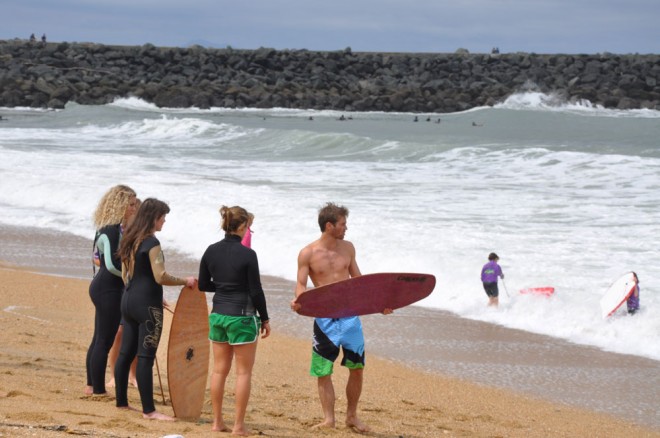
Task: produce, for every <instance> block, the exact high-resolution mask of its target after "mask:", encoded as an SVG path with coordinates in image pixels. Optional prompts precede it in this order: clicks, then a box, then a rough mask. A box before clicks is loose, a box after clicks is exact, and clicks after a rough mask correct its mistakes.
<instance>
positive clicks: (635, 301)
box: [626, 272, 639, 315]
mask: <svg viewBox="0 0 660 438" xmlns="http://www.w3.org/2000/svg"><path fill="white" fill-rule="evenodd" d="M632 274H633V276H634V277H635V290H633V293H631V294H630V296H629V297H628V300H627V301H626V306H627V307H628V314H630V315H634V314H635V313H636V312H637V311H638V310H639V278H638V277H637V274H636V273H634V272H633V273H632Z"/></svg>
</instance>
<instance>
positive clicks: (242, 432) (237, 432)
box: [231, 427, 250, 436]
mask: <svg viewBox="0 0 660 438" xmlns="http://www.w3.org/2000/svg"><path fill="white" fill-rule="evenodd" d="M231 434H232V435H238V436H250V431H249V430H247V429H246V428H245V427H239V428H236V427H234V430H232V431H231Z"/></svg>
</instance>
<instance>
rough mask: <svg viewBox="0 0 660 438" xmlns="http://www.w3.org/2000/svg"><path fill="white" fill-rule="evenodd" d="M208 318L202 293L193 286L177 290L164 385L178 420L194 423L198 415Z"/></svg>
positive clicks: (205, 366) (206, 365) (204, 373)
mask: <svg viewBox="0 0 660 438" xmlns="http://www.w3.org/2000/svg"><path fill="white" fill-rule="evenodd" d="M208 318H209V309H208V305H207V304H206V294H205V293H202V292H200V291H199V289H197V287H195V288H194V289H193V288H189V287H184V288H183V289H181V294H180V295H179V299H178V300H177V302H176V308H175V310H174V317H173V318H172V327H171V329H170V339H169V342H168V344H167V383H168V386H169V389H170V399H171V400H172V408H173V409H174V416H175V417H177V418H180V419H185V420H197V419H199V417H200V415H201V414H202V407H203V405H204V393H205V391H206V379H207V378H208V373H209V356H210V348H211V347H210V344H209V342H210V341H209V339H208V338H209V319H208Z"/></svg>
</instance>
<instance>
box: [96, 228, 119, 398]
mask: <svg viewBox="0 0 660 438" xmlns="http://www.w3.org/2000/svg"><path fill="white" fill-rule="evenodd" d="M120 237H121V225H119V224H117V225H108V226H105V227H103V228H101V229H100V230H99V231H98V232H97V233H96V237H95V239H94V246H95V247H97V246H98V248H99V261H100V263H101V266H100V267H99V271H98V273H97V274H96V275H95V276H94V279H93V280H92V282H91V284H90V285H89V296H90V298H91V299H92V303H94V307H95V309H96V311H95V315H94V336H93V337H92V343H91V344H90V346H89V349H88V350H87V385H89V386H92V387H93V388H94V394H103V393H105V368H106V366H107V365H108V353H109V352H110V348H112V344H113V343H114V341H115V336H116V335H117V329H119V323H120V321H121V310H120V303H121V296H122V292H123V290H124V282H123V281H122V279H121V271H120V269H121V261H120V260H119V258H117V249H118V248H119V240H120ZM108 266H110V269H108ZM112 271H114V272H112Z"/></svg>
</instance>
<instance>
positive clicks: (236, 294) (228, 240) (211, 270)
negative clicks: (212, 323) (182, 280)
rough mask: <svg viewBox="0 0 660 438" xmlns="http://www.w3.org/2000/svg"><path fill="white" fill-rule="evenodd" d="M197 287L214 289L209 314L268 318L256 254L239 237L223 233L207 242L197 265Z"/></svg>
mask: <svg viewBox="0 0 660 438" xmlns="http://www.w3.org/2000/svg"><path fill="white" fill-rule="evenodd" d="M198 287H199V290H201V291H205V292H215V295H213V310H212V313H218V314H220V315H229V316H252V315H255V314H258V315H259V318H260V319H261V321H262V322H263V321H267V320H268V310H267V309H266V297H265V295H264V291H263V289H262V288H261V277H260V275H259V262H258V261H257V253H255V252H254V250H252V249H250V248H247V247H245V246H243V245H242V244H241V238H240V236H238V235H236V234H226V235H225V238H224V239H223V240H221V241H220V242H217V243H214V244H213V245H210V246H209V247H208V248H207V249H206V251H205V252H204V255H203V256H202V261H201V263H200V264H199V283H198Z"/></svg>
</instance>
